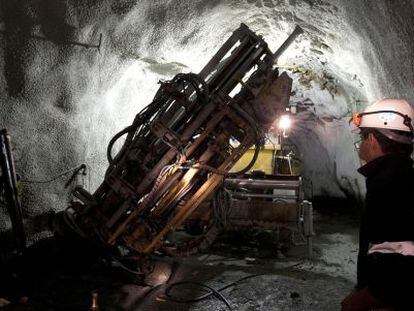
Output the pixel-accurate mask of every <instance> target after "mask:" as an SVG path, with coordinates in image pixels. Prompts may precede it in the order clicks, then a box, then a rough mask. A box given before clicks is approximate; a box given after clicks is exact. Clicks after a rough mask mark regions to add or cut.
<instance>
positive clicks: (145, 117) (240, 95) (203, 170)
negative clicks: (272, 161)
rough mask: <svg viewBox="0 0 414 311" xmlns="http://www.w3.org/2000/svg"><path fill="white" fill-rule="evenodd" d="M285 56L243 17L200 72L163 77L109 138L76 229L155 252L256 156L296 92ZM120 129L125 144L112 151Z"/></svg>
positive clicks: (77, 213) (82, 197)
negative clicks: (103, 167)
mask: <svg viewBox="0 0 414 311" xmlns="http://www.w3.org/2000/svg"><path fill="white" fill-rule="evenodd" d="M299 32H300V30H298V29H297V30H295V31H294V33H293V34H292V35H291V36H290V37H289V38H288V40H287V41H286V42H287V43H289V42H291V41H292V40H293V39H294V38H295V37H296V35H297V34H298V33H299ZM286 45H287V44H284V45H282V49H284V48H286ZM280 53H281V50H280V49H279V51H278V52H276V53H272V52H271V51H270V50H269V48H268V46H267V44H266V42H265V41H264V40H263V38H262V37H260V36H258V35H256V34H255V33H254V32H252V31H251V30H250V29H249V28H248V27H247V26H246V25H244V24H242V25H241V26H240V28H238V29H237V30H236V31H235V32H234V33H233V34H232V35H231V36H230V38H229V39H228V40H227V41H226V42H225V43H224V45H223V46H222V47H221V48H220V49H219V50H218V52H217V53H216V54H215V55H214V56H213V58H212V59H211V60H210V61H209V62H208V64H207V65H206V66H205V67H204V68H203V69H202V70H201V72H200V73H199V74H192V73H187V74H178V75H176V76H175V77H174V78H173V79H172V80H170V81H166V82H162V83H161V86H160V88H159V90H158V91H157V93H156V95H155V97H154V100H153V101H152V103H150V104H149V105H148V106H147V107H146V108H144V109H143V110H142V111H141V112H140V113H138V114H137V115H136V117H135V119H134V121H133V123H132V124H131V125H130V126H128V127H127V128H125V129H124V130H123V131H121V132H120V133H118V134H117V135H115V137H114V138H113V139H112V140H111V142H110V143H109V146H108V160H109V167H108V169H107V171H106V174H105V180H104V181H103V182H102V184H101V185H100V186H99V187H98V189H97V190H96V191H95V192H94V193H93V194H90V193H88V192H87V191H85V190H84V189H82V188H78V189H77V190H76V192H75V195H76V196H77V198H78V199H79V201H78V202H76V203H74V204H73V205H72V209H73V214H72V215H73V220H74V223H75V224H76V226H78V227H79V228H80V229H81V231H82V232H84V234H85V235H87V236H89V237H92V238H95V239H99V240H100V241H103V242H104V243H105V244H107V245H114V246H118V245H120V246H123V247H126V248H128V249H129V250H131V251H134V252H137V253H139V254H143V255H144V254H148V253H151V252H153V251H155V250H157V249H159V248H160V247H161V246H162V244H163V242H164V240H165V237H166V235H167V234H168V233H170V232H172V231H174V230H175V229H176V228H177V227H178V226H180V225H181V224H182V223H183V222H184V221H185V220H186V219H187V218H188V217H189V215H191V213H192V212H193V211H194V210H195V209H196V208H197V207H198V206H199V205H200V204H201V203H202V202H203V200H205V199H206V198H207V197H208V196H209V195H210V194H211V193H212V192H213V191H215V190H216V189H217V187H218V186H220V184H221V183H222V181H223V178H224V177H225V176H228V175H229V173H228V171H229V170H230V169H231V168H232V166H233V165H234V164H235V163H236V161H237V160H238V159H239V158H240V157H241V156H242V155H243V153H244V152H245V151H247V150H248V149H249V148H250V147H251V146H252V145H255V146H256V152H255V156H253V159H252V161H251V163H250V164H249V165H247V167H246V168H245V169H243V170H241V171H240V172H235V173H232V174H233V175H238V174H243V173H244V172H246V171H247V170H248V169H249V168H250V166H251V165H252V164H253V163H254V161H255V160H256V158H257V153H258V150H259V148H260V146H262V145H263V141H264V133H266V132H267V131H268V129H269V128H270V126H271V124H272V123H273V122H274V120H275V119H277V117H278V116H280V115H281V114H282V113H283V112H284V111H285V110H286V107H287V106H288V101H289V97H290V93H291V84H292V80H291V79H290V78H289V77H288V75H287V74H286V73H282V74H279V71H278V69H277V68H274V66H275V62H276V58H277V56H278V55H279V54H280ZM121 136H125V137H126V138H125V142H124V144H123V146H122V147H121V149H120V150H119V151H118V152H117V153H116V154H115V155H113V152H112V147H113V145H114V144H115V142H116V141H117V140H118V138H120V137H121Z"/></svg>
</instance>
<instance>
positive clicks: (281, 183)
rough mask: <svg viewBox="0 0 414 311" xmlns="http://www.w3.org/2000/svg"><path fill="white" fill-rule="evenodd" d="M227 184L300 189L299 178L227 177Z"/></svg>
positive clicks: (246, 186) (257, 187)
mask: <svg viewBox="0 0 414 311" xmlns="http://www.w3.org/2000/svg"><path fill="white" fill-rule="evenodd" d="M224 185H225V186H227V187H228V186H236V187H241V188H255V189H262V188H265V189H266V188H268V189H294V190H296V189H298V188H299V186H300V181H299V180H266V179H242V178H227V179H226V180H225V181H224Z"/></svg>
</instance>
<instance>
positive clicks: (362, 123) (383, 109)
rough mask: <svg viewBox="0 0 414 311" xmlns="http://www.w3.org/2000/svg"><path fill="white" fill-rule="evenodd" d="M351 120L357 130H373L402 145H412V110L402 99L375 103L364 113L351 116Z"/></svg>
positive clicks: (413, 125) (413, 130)
mask: <svg viewBox="0 0 414 311" xmlns="http://www.w3.org/2000/svg"><path fill="white" fill-rule="evenodd" d="M352 120H353V122H354V124H355V125H356V126H357V127H359V128H375V129H377V130H378V131H379V132H381V133H382V134H384V135H385V136H386V137H388V138H389V139H391V140H394V141H397V142H400V143H403V144H412V143H413V135H414V123H413V120H414V109H413V108H412V107H411V105H410V104H409V103H408V102H407V101H406V100H404V99H390V98H385V99H381V100H379V101H376V102H375V103H373V104H372V105H370V106H368V107H367V108H366V109H365V110H364V112H362V113H355V114H353V116H352ZM395 131H401V132H407V134H406V135H404V134H402V133H399V132H395ZM409 134H411V135H409Z"/></svg>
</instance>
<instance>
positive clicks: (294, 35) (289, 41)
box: [273, 26, 303, 60]
mask: <svg viewBox="0 0 414 311" xmlns="http://www.w3.org/2000/svg"><path fill="white" fill-rule="evenodd" d="M302 33H303V29H302V28H300V27H299V26H296V27H295V29H294V30H293V32H292V33H291V34H290V36H289V37H288V38H287V39H286V40H285V42H283V44H282V45H281V46H280V47H279V48H278V49H277V51H276V52H275V53H274V54H273V56H274V58H275V60H277V59H278V58H279V57H280V55H282V54H283V52H284V51H285V50H286V49H287V48H288V47H289V45H291V44H292V42H293V41H294V40H295V39H296V38H297V37H298V36H299V35H300V34H302Z"/></svg>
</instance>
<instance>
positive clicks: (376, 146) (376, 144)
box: [368, 133, 383, 153]
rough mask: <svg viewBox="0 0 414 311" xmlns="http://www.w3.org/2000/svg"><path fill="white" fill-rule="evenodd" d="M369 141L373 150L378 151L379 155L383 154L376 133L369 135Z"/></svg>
mask: <svg viewBox="0 0 414 311" xmlns="http://www.w3.org/2000/svg"><path fill="white" fill-rule="evenodd" d="M368 139H369V143H370V146H371V149H374V150H376V151H378V152H379V153H383V151H382V147H381V145H380V143H379V141H378V139H377V138H376V137H375V135H374V133H369V134H368Z"/></svg>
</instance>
